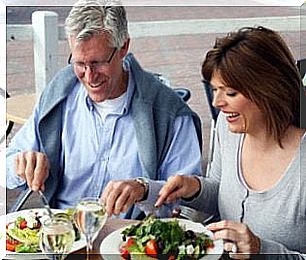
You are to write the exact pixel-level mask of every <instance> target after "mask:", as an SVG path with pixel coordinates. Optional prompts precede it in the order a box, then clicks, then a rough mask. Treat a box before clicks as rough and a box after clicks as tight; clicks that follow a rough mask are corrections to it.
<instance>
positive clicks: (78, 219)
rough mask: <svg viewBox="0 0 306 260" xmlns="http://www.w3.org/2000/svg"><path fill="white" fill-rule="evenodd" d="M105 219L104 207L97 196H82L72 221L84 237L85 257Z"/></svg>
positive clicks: (88, 253) (88, 254)
mask: <svg viewBox="0 0 306 260" xmlns="http://www.w3.org/2000/svg"><path fill="white" fill-rule="evenodd" d="M106 219H107V213H106V209H105V207H104V205H103V203H102V202H101V201H100V199H99V198H91V197H89V198H83V199H82V200H81V201H80V202H79V203H78V204H77V206H76V208H75V212H74V221H75V223H76V226H77V227H78V229H79V230H80V232H81V233H82V234H84V235H85V237H86V253H87V259H89V256H90V252H91V251H92V245H93V238H94V237H96V235H97V234H98V232H99V231H100V229H101V228H102V227H103V226H104V224H105V222H106Z"/></svg>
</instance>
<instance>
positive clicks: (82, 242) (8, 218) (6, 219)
mask: <svg viewBox="0 0 306 260" xmlns="http://www.w3.org/2000/svg"><path fill="white" fill-rule="evenodd" d="M29 211H34V212H38V214H39V215H47V211H46V209H44V208H39V209H26V210H20V211H16V212H13V213H9V214H7V215H2V216H0V224H1V225H4V223H11V222H13V221H15V219H16V218H17V217H19V216H25V215H26V214H29ZM52 212H54V213H59V212H65V211H64V210H60V209H52ZM4 237H5V236H4ZM85 246H86V238H85V236H84V235H82V234H81V238H80V239H79V240H78V241H76V242H74V243H73V245H72V248H71V250H70V253H72V252H74V251H77V250H80V249H82V248H83V247H85ZM5 259H49V258H48V257H47V256H46V255H45V254H44V253H35V254H31V253H15V252H11V251H6V257H5Z"/></svg>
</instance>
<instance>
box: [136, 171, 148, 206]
mask: <svg viewBox="0 0 306 260" xmlns="http://www.w3.org/2000/svg"><path fill="white" fill-rule="evenodd" d="M135 181H137V182H138V183H140V184H141V185H142V186H143V187H144V194H143V197H142V198H141V199H140V200H139V201H138V202H140V201H143V200H146V199H147V198H148V194H149V182H148V181H147V180H146V179H145V178H142V177H138V178H136V179H135Z"/></svg>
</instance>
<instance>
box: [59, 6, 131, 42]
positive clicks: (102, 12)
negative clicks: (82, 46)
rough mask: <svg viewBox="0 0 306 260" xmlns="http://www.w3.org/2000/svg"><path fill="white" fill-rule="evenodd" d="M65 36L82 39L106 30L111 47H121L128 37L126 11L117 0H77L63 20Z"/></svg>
mask: <svg viewBox="0 0 306 260" xmlns="http://www.w3.org/2000/svg"><path fill="white" fill-rule="evenodd" d="M65 31H66V35H67V38H68V39H70V37H72V36H73V37H76V40H77V41H82V40H86V39H89V38H91V37H93V36H94V35H95V34H99V33H102V32H107V33H109V35H110V36H111V41H112V42H111V44H112V45H113V47H116V48H121V47H122V46H123V44H124V43H125V42H126V40H127V39H128V38H129V33H128V22H127V18H126V12H125V9H124V7H123V6H122V5H121V2H120V1H117V0H79V1H78V2H76V3H75V5H74V6H73V7H72V9H71V11H70V13H69V15H68V17H67V18H66V21H65Z"/></svg>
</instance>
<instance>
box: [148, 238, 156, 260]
mask: <svg viewBox="0 0 306 260" xmlns="http://www.w3.org/2000/svg"><path fill="white" fill-rule="evenodd" d="M145 253H146V254H147V255H149V256H151V257H154V258H157V254H158V247H157V244H156V241H155V240H154V239H151V240H149V241H148V242H147V244H146V247H145Z"/></svg>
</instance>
